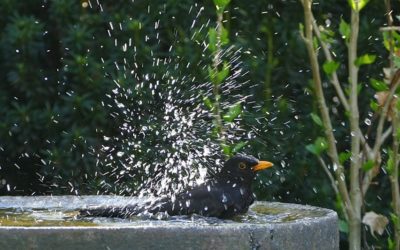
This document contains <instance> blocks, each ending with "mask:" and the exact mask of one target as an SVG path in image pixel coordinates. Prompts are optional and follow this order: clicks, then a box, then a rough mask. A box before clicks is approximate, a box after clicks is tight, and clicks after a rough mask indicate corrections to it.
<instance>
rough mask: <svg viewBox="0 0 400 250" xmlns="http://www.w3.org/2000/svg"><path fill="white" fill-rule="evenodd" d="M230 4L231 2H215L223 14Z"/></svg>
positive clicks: (226, 0)
mask: <svg viewBox="0 0 400 250" xmlns="http://www.w3.org/2000/svg"><path fill="white" fill-rule="evenodd" d="M230 2H231V0H214V4H215V7H217V11H219V12H223V11H224V9H225V8H226V6H228V4H229V3H230Z"/></svg>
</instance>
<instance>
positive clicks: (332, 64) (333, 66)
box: [322, 61, 340, 75]
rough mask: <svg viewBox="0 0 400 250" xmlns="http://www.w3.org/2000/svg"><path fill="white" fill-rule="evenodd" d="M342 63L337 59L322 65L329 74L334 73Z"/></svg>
mask: <svg viewBox="0 0 400 250" xmlns="http://www.w3.org/2000/svg"><path fill="white" fill-rule="evenodd" d="M339 66H340V64H339V63H338V62H335V61H327V62H325V63H324V64H323V65H322V69H323V70H324V72H325V73H326V74H327V75H332V74H333V73H334V72H335V71H336V70H337V69H338V68H339Z"/></svg>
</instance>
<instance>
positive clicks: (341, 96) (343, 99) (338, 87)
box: [312, 17, 374, 160]
mask: <svg viewBox="0 0 400 250" xmlns="http://www.w3.org/2000/svg"><path fill="white" fill-rule="evenodd" d="M312 24H313V28H314V33H315V35H316V36H317V38H318V40H319V42H320V43H321V47H322V50H323V52H324V54H325V57H326V60H327V61H333V58H332V53H331V51H330V50H329V48H328V45H327V44H326V43H325V42H324V41H323V40H322V39H321V32H320V30H319V28H318V25H317V21H316V20H315V18H314V17H312ZM329 79H330V81H331V84H332V85H333V87H334V88H335V90H336V93H337V95H338V97H339V100H340V102H341V103H342V105H343V107H344V109H345V110H346V111H348V112H350V105H349V102H348V101H347V99H346V95H345V94H344V92H343V89H342V87H341V85H340V82H339V78H338V76H337V73H336V71H335V72H333V73H332V76H331V77H330V78H329ZM358 134H359V135H360V140H361V145H362V146H363V148H364V149H365V150H366V152H367V157H368V159H369V160H372V159H373V158H374V155H372V154H371V153H372V151H371V148H370V146H369V145H368V142H367V140H366V139H365V137H364V135H363V134H362V133H361V129H360V127H358Z"/></svg>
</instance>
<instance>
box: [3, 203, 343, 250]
mask: <svg viewBox="0 0 400 250" xmlns="http://www.w3.org/2000/svg"><path fill="white" fill-rule="evenodd" d="M136 202H137V199H134V198H131V197H122V196H79V197H78V196H34V197H20V196H19V197H10V196H0V239H1V240H0V249H2V250H7V249H84V250H91V249H96V250H97V249H174V250H176V249H229V250H232V249H277V250H278V249H284V250H290V249H296V250H298V249H307V250H310V249H326V250H330V249H339V231H338V219H337V214H336V213H335V212H334V211H332V210H329V209H324V208H317V207H312V206H304V205H297V204H286V203H277V202H256V203H255V204H253V206H252V207H251V209H250V210H249V212H248V213H247V214H246V215H243V216H238V217H237V218H234V219H232V220H219V219H216V218H204V217H200V216H191V217H176V218H169V219H164V220H154V219H153V220H151V219H147V220H144V219H139V218H131V219H110V218H91V219H85V220H78V219H76V218H74V217H73V214H74V210H75V211H76V210H78V209H80V208H86V207H87V206H96V205H113V206H123V205H126V204H127V203H136Z"/></svg>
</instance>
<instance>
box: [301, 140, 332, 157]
mask: <svg viewBox="0 0 400 250" xmlns="http://www.w3.org/2000/svg"><path fill="white" fill-rule="evenodd" d="M306 149H307V150H308V151H309V152H311V153H312V154H314V155H317V156H319V155H321V153H323V152H324V151H325V150H326V149H328V143H327V141H326V139H325V138H323V137H318V138H317V139H316V140H315V141H314V144H309V145H307V146H306Z"/></svg>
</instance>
